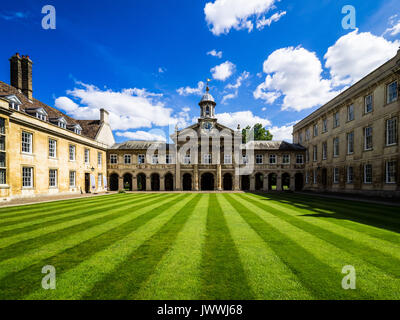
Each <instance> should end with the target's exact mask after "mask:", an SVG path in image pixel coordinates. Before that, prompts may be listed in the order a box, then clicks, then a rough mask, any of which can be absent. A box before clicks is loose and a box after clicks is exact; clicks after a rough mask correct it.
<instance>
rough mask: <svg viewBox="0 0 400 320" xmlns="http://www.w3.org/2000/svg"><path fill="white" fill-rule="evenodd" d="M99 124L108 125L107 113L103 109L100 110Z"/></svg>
mask: <svg viewBox="0 0 400 320" xmlns="http://www.w3.org/2000/svg"><path fill="white" fill-rule="evenodd" d="M100 122H104V123H105V124H109V122H108V111H107V110H105V109H100Z"/></svg>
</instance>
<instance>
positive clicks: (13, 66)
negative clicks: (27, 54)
mask: <svg viewBox="0 0 400 320" xmlns="http://www.w3.org/2000/svg"><path fill="white" fill-rule="evenodd" d="M10 84H11V85H12V86H13V87H14V88H16V89H18V90H22V67H21V57H20V56H19V53H16V54H14V55H13V56H12V57H11V58H10Z"/></svg>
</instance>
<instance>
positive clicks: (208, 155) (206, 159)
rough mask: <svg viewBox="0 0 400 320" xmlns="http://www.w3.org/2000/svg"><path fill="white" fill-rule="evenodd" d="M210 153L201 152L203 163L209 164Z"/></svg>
mask: <svg viewBox="0 0 400 320" xmlns="http://www.w3.org/2000/svg"><path fill="white" fill-rule="evenodd" d="M211 161H212V157H211V153H205V154H203V164H211V163H212V162H211Z"/></svg>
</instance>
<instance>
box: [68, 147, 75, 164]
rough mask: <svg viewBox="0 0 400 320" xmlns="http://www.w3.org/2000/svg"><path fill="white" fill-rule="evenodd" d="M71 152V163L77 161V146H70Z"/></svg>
mask: <svg viewBox="0 0 400 320" xmlns="http://www.w3.org/2000/svg"><path fill="white" fill-rule="evenodd" d="M68 150H69V161H75V160H76V146H75V145H73V144H70V145H69V147H68Z"/></svg>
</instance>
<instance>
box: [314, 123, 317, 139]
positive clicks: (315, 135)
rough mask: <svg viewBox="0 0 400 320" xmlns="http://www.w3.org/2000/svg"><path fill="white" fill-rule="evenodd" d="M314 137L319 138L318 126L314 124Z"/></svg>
mask: <svg viewBox="0 0 400 320" xmlns="http://www.w3.org/2000/svg"><path fill="white" fill-rule="evenodd" d="M314 137H318V124H314Z"/></svg>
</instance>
